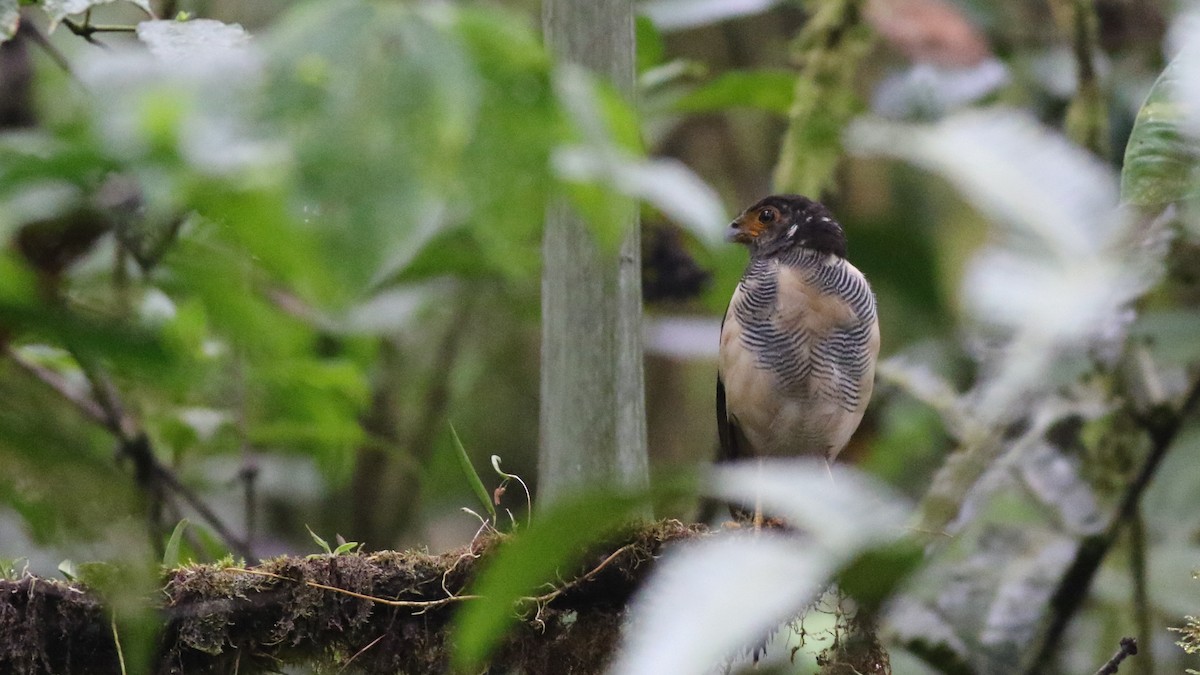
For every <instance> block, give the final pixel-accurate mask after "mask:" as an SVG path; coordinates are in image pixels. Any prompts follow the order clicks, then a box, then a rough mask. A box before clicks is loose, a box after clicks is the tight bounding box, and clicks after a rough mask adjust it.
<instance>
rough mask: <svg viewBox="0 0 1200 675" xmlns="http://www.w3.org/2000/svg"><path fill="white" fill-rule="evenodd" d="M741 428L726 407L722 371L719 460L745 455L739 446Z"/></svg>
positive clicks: (719, 398)
mask: <svg viewBox="0 0 1200 675" xmlns="http://www.w3.org/2000/svg"><path fill="white" fill-rule="evenodd" d="M741 435H742V434H741V430H740V429H738V428H737V424H736V423H734V421H733V420H731V419H729V411H728V410H726V408H725V383H724V382H722V381H721V375H720V373H718V374H717V438H719V439H720V441H721V447H720V448H719V449H718V450H717V461H718V462H731V461H733V460H736V459H741V458H742V457H744V456H745V455H744V454H743V452H742V450H741V448H739V447H738V446H739V445H740V444H739V443H738V439H739V438H740V437H741Z"/></svg>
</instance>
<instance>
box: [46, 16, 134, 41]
mask: <svg viewBox="0 0 1200 675" xmlns="http://www.w3.org/2000/svg"><path fill="white" fill-rule="evenodd" d="M62 24H63V25H64V26H66V27H67V29H68V30H70V31H71V32H72V33H74V34H76V35H78V36H79V37H81V38H83V39H85V40H89V38H91V36H92V35H93V34H95V33H136V32H137V26H114V25H104V24H92V23H87V21H86V20H85V21H84V23H82V24H78V23H75V22H74V21H72V20H70V19H63V20H62ZM89 41H90V40H89Z"/></svg>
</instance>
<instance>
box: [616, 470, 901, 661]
mask: <svg viewBox="0 0 1200 675" xmlns="http://www.w3.org/2000/svg"><path fill="white" fill-rule="evenodd" d="M706 492H707V493H708V494H710V495H711V496H714V497H718V498H720V499H722V500H728V501H734V502H737V503H740V504H759V505H761V507H762V509H763V511H764V513H766V514H768V515H775V516H779V517H782V518H784V519H786V521H787V522H788V524H789V525H791V526H792V527H794V528H795V530H796V532H795V533H793V534H789V535H786V536H785V535H779V534H775V533H773V532H770V531H764V532H758V533H753V534H751V533H746V534H737V535H733V536H717V537H714V538H712V539H709V540H706V541H703V542H697V543H695V544H692V545H689V546H687V547H681V548H680V549H677V550H675V551H673V552H672V553H669V554H668V555H667V556H666V557H665V558H664V560H663V562H661V563H660V566H659V568H658V569H657V570H655V571H654V573H653V574H652V575H651V578H650V579H649V580H648V581H647V583H646V585H645V586H644V587H643V588H642V589H641V591H639V593H638V596H637V598H636V599H635V601H634V603H633V610H632V614H631V618H630V621H629V622H628V623H627V624H626V626H625V630H624V634H623V646H622V647H621V649H620V650H619V652H618V653H619V654H620V655H619V656H618V660H617V663H616V665H615V667H614V669H613V672H615V673H621V674H622V675H625V674H641V673H708V672H712V671H713V669H714V668H715V667H717V666H718V665H719V664H720V663H721V662H722V661H723V660H725V659H728V658H730V657H731V656H733V655H734V654H735V653H736V652H738V651H741V650H747V649H750V648H752V647H754V646H755V645H756V644H757V643H758V642H759V641H761V640H762V639H764V638H765V637H766V635H767V634H768V632H769V631H770V630H771V629H772V628H774V627H776V626H778V624H779V623H780V622H782V621H784V620H786V619H788V618H789V617H792V616H794V615H796V614H797V613H798V612H800V611H801V610H803V609H804V608H805V607H806V606H807V605H808V604H809V603H810V602H812V601H814V600H817V599H818V598H819V596H820V595H821V593H822V592H823V590H824V588H825V585H826V584H827V583H828V581H829V580H830V577H831V576H832V575H833V573H834V572H835V571H836V570H838V569H839V568H840V567H842V566H843V565H846V564H847V563H850V567H849V568H848V571H847V574H848V576H847V579H848V580H850V582H851V583H852V584H854V585H855V586H856V587H858V588H860V589H861V590H863V591H864V592H867V593H869V596H868V598H867V601H868V602H878V601H879V600H880V599H881V597H882V596H884V595H886V594H887V593H889V592H890V591H891V589H892V588H894V586H895V584H896V583H898V581H899V578H900V577H902V576H903V575H904V573H906V571H907V570H908V569H911V566H912V565H913V564H914V561H915V560H917V559H919V557H920V551H918V550H915V549H914V548H913V547H911V546H908V547H904V546H899V545H895V542H896V541H897V540H899V539H900V538H901V536H902V535H903V534H904V530H903V527H904V524H905V521H906V519H907V515H908V509H907V507H906V506H905V505H904V504H903V502H902V501H901V500H900V499H898V498H897V497H895V496H894V495H892V494H890V492H889V491H888V490H886V489H885V488H883V487H882V486H881V485H879V484H877V483H875V482H874V481H871V480H869V479H867V478H866V477H865V476H863V475H862V474H859V473H857V472H855V471H853V470H849V469H843V468H841V467H830V466H828V465H827V464H825V463H824V462H819V461H805V460H763V461H750V462H739V463H737V464H733V465H726V466H720V467H718V468H716V469H715V470H713V472H712V477H711V480H710V481H709V484H708V486H707V488H706ZM893 546H894V547H893ZM889 547H893V548H889ZM873 549H878V550H876V551H875V552H874V553H868V551H872V550H873ZM883 561H887V562H889V563H891V564H893V565H894V567H895V568H894V569H893V570H892V571H891V572H890V573H889V574H885V575H883V576H882V577H881V578H879V579H876V580H874V582H872V583H868V582H867V581H866V580H865V579H864V578H863V577H864V575H866V574H868V573H869V572H867V571H866V570H868V569H871V568H877V567H878V566H880V565H886V564H887V563H885V562H883Z"/></svg>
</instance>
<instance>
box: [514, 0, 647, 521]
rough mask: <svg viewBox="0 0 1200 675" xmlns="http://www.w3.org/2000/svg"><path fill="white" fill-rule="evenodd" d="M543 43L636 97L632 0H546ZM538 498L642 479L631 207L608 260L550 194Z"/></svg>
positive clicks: (635, 232)
mask: <svg viewBox="0 0 1200 675" xmlns="http://www.w3.org/2000/svg"><path fill="white" fill-rule="evenodd" d="M542 19H543V26H544V29H545V39H546V44H547V47H548V48H549V49H550V50H551V51H552V52H553V53H554V54H555V55H556V56H558V57H559V59H560V60H562V61H566V62H571V63H575V64H578V65H581V66H583V67H585V68H587V69H588V70H590V71H592V72H594V73H596V74H597V75H598V76H600V77H604V78H608V79H610V80H611V81H612V82H613V84H615V86H616V87H617V89H618V90H620V91H621V92H623V93H624V94H626V95H627V96H632V95H633V82H634V79H633V78H634V30H633V8H632V5H631V0H588V1H587V2H579V1H578V0H545V3H544V5H543V8H542ZM542 257H543V271H542V362H541V367H542V385H541V399H542V400H541V418H540V424H541V448H540V452H539V459H538V486H539V488H538V493H539V503H540V504H542V505H545V504H547V503H550V502H553V501H554V500H555V499H557V498H558V497H560V496H562V495H563V494H568V493H569V492H570V491H572V490H574V489H577V488H579V487H582V486H585V485H597V484H619V485H627V486H635V487H638V486H642V485H645V483H646V482H647V460H646V414H645V392H644V389H643V380H644V376H643V371H642V335H641V330H642V322H641V311H642V300H641V246H640V239H639V229H638V219H637V213H636V211H634V210H631V211H630V213H629V215H628V225H627V229H626V232H625V234H624V237H623V239H622V242H621V246H620V252H619V255H618V256H616V257H615V258H614V257H613V256H612V255H611V254H610V253H607V252H605V251H603V250H601V248H600V247H599V246H598V244H597V242H596V240H595V238H594V237H593V235H592V233H591V231H590V230H589V228H588V226H587V223H585V222H584V221H583V219H582V218H581V217H580V216H579V215H578V214H577V213H575V212H574V211H573V210H572V209H571V208H570V207H569V206H568V205H567V204H565V203H564V202H562V201H557V202H555V203H553V204H551V205H550V206H549V207H548V209H547V211H546V230H545V236H544V240H543V244H542Z"/></svg>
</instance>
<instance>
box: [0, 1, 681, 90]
mask: <svg viewBox="0 0 1200 675" xmlns="http://www.w3.org/2000/svg"><path fill="white" fill-rule="evenodd" d="M7 1H9V2H15V1H16V0H7ZM635 21H636V23H635V24H634V29H635V30H636V31H637V39H636V44H637V71H638V73H644V72H646V71H647V70H649V69H651V68H653V67H654V66H657V65H659V64H661V63H662V62H663V58H664V57H665V56H666V53H667V47H666V44H665V43H664V42H663V38H662V33H659V32H658V27H657V26H655V25H654V21H652V20H651V19H650V18H649V17H647V16H642V15H638V17H637V18H636V19H635Z"/></svg>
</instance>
